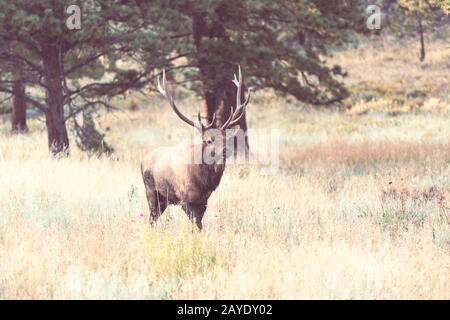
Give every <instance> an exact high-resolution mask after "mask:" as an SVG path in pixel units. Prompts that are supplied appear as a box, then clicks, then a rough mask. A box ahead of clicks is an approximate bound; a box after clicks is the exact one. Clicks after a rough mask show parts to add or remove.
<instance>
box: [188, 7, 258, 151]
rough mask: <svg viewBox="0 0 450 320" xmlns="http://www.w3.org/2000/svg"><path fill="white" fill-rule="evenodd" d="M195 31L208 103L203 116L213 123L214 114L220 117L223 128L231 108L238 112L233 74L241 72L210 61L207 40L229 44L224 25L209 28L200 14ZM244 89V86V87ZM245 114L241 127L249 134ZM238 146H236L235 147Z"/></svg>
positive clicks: (194, 18) (194, 35) (242, 95)
mask: <svg viewBox="0 0 450 320" xmlns="http://www.w3.org/2000/svg"><path fill="white" fill-rule="evenodd" d="M192 30H193V38H194V44H195V47H196V49H197V52H198V53H200V54H199V55H198V56H199V61H198V64H199V74H200V80H201V82H202V91H203V97H204V99H205V103H204V105H203V108H202V110H201V114H202V117H203V118H205V119H207V122H208V123H211V121H212V119H213V115H214V114H215V115H216V126H221V125H222V124H224V123H225V121H226V120H227V119H228V117H229V116H230V112H231V108H233V109H234V110H236V94H237V88H236V86H235V85H234V84H233V82H232V79H233V75H234V74H235V73H237V66H235V65H232V64H230V63H226V62H224V61H221V62H220V63H217V62H214V61H211V60H210V55H214V54H215V53H211V52H208V49H209V48H208V47H207V45H204V43H203V38H208V39H216V40H219V41H221V42H223V43H224V44H225V45H226V43H227V42H229V37H228V35H227V34H226V31H225V30H224V28H223V26H222V25H221V24H220V23H216V24H214V25H213V26H212V27H209V28H208V27H207V26H206V23H205V21H204V19H203V17H201V16H200V15H194V16H193V17H192ZM243 89H245V88H244V86H243ZM244 100H245V90H242V93H241V101H242V102H243V101H244ZM245 118H246V117H245V115H244V116H243V117H242V118H241V119H240V121H239V127H240V128H241V129H242V130H244V131H245V132H247V122H246V119H245ZM235 146H236V144H235ZM248 149H249V144H248V137H246V138H245V153H247V152H248ZM236 151H240V150H236Z"/></svg>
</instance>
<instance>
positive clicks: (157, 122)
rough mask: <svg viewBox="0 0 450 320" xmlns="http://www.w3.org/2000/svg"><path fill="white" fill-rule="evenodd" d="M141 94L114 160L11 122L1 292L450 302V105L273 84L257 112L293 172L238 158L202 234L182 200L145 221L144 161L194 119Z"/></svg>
mask: <svg viewBox="0 0 450 320" xmlns="http://www.w3.org/2000/svg"><path fill="white" fill-rule="evenodd" d="M345 61H347V60H345ZM345 61H344V60H343V62H345ZM349 63H350V62H349ZM351 63H355V62H354V61H352V62H351ZM357 67H358V66H354V68H357ZM359 67H362V65H359ZM404 70H405V69H404ZM372 72H375V70H374V69H372ZM134 103H136V102H134ZM137 103H138V104H139V105H140V108H139V110H138V111H134V112H131V111H129V112H127V113H114V114H110V115H107V116H104V117H103V118H102V119H101V123H102V127H104V128H106V127H110V128H111V130H110V131H109V132H108V142H110V143H111V144H112V145H113V146H114V147H115V148H116V153H115V155H114V156H113V158H111V159H95V158H89V157H88V156H86V155H85V154H82V153H80V152H79V151H78V150H77V149H76V147H75V145H74V144H73V145H72V151H71V157H70V158H69V159H52V158H51V157H50V156H49V155H48V154H47V151H46V139H45V138H46V137H45V131H44V130H43V129H44V128H43V124H42V123H41V122H39V121H33V122H32V123H31V125H30V127H31V133H29V134H27V135H22V136H21V135H14V136H12V135H10V134H9V133H8V127H7V124H5V125H4V126H0V172H1V175H0V298H9V299H11V298H12V299H16V298H19V299H23V298H34V299H35V298H44V299H54V298H63V299H65V298H83V299H84V298H88V299H90V298H119V299H122V298H132V299H148V298H150V299H161V298H162V299H179V298H188V299H201V298H203V299H205V298H206V299H216V298H230V299H234V298H255V299H265V298H274V299H278V298H300V299H311V298H325V299H347V298H350V299H355V298H361V299H371V298H375V299H385V298H394V299H410V298H419V299H430V298H443V299H449V298H450V277H449V276H448V275H449V272H450V126H449V125H448V123H449V120H450V116H449V115H448V114H442V113H433V112H420V113H414V114H405V115H400V116H396V117H391V116H389V115H388V114H378V113H375V114H369V115H365V116H355V115H349V114H346V113H339V112H335V111H309V112H306V111H299V109H298V108H297V107H298V106H297V104H296V103H293V102H286V101H285V100H283V99H280V98H273V97H268V96H263V95H259V96H257V97H255V99H254V100H253V103H252V105H251V106H250V107H249V123H250V126H251V127H253V128H279V129H280V131H281V137H282V140H281V145H280V170H279V172H278V174H277V175H272V176H271V175H265V176H264V175H261V174H260V170H259V168H258V166H251V165H248V166H234V167H228V168H227V169H226V171H225V175H224V177H223V180H222V183H221V185H220V186H219V188H218V190H217V191H216V192H215V193H213V195H212V196H211V198H210V204H209V207H208V210H207V212H206V214H205V218H204V232H203V233H201V234H198V233H197V232H195V231H192V227H191V225H190V224H189V223H188V219H187V217H186V216H185V215H184V213H183V212H182V211H181V209H180V208H179V207H174V206H172V207H169V208H168V210H167V211H166V212H165V213H164V216H163V217H162V219H161V223H160V224H159V225H158V226H157V227H156V228H150V227H149V226H148V224H147V223H146V222H147V221H146V215H147V214H148V211H147V203H146V201H145V195H144V188H143V184H142V182H141V177H140V172H139V160H140V158H141V156H142V155H143V154H144V153H145V152H146V151H149V150H151V149H152V148H153V147H155V146H157V145H167V144H171V143H175V142H177V141H178V140H179V139H180V138H182V137H183V135H184V134H185V133H186V129H187V128H185V126H184V125H183V124H182V123H181V122H180V121H179V120H176V118H175V116H174V115H173V114H172V113H171V112H170V110H168V109H169V108H167V106H165V104H164V103H163V102H162V101H160V100H159V99H150V100H149V101H148V102H143V101H139V102H137ZM195 103H197V101H193V100H189V99H188V100H184V101H180V107H181V108H182V109H183V110H189V111H187V113H193V112H194V110H195V107H193V106H194V105H195ZM143 104H146V106H147V107H146V108H143ZM190 107H191V109H189V108H190ZM262 111H264V112H262ZM266 111H267V112H266ZM252 139H253V141H254V140H255V137H253V138H252V137H250V143H252Z"/></svg>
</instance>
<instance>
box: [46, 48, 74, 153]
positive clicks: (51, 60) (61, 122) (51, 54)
mask: <svg viewBox="0 0 450 320" xmlns="http://www.w3.org/2000/svg"><path fill="white" fill-rule="evenodd" d="M42 56H43V65H44V82H45V85H46V104H47V111H46V112H45V119H46V124H47V137H48V147H49V149H50V151H51V152H52V153H53V154H54V155H57V154H59V155H60V154H62V155H68V153H69V137H68V135H67V129H66V122H65V117H64V97H63V86H62V77H63V75H62V68H61V65H60V53H59V47H58V45H57V44H55V43H45V44H43V45H42Z"/></svg>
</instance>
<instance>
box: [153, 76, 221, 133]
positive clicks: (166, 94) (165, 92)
mask: <svg viewBox="0 0 450 320" xmlns="http://www.w3.org/2000/svg"><path fill="white" fill-rule="evenodd" d="M157 81H158V91H159V92H160V93H161V94H162V95H163V96H164V97H166V99H167V101H169V104H170V106H171V107H172V109H173V111H175V113H176V115H177V116H178V117H179V118H180V119H181V120H183V121H184V122H186V123H187V124H189V125H191V126H193V127H195V128H197V129H200V128H201V129H202V130H206V129H210V128H211V127H212V126H213V125H214V121H215V120H216V114H215V113H214V114H213V118H212V121H211V123H210V124H209V125H207V126H205V125H203V123H202V120H201V118H200V112H199V113H198V123H195V122H194V121H192V120H190V119H189V118H188V117H186V116H185V115H183V114H182V113H181V112H180V110H178V108H177V106H176V105H175V100H174V99H173V96H172V95H170V94H169V91H168V90H167V83H166V70H164V69H163V80H162V86H161V83H160V82H159V77H158V78H157Z"/></svg>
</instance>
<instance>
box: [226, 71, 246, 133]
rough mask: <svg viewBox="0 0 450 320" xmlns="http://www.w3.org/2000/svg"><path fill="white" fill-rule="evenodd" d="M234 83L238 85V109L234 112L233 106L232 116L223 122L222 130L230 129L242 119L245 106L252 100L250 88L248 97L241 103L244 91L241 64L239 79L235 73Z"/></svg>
mask: <svg viewBox="0 0 450 320" xmlns="http://www.w3.org/2000/svg"><path fill="white" fill-rule="evenodd" d="M233 83H234V84H235V85H236V87H237V93H236V111H234V112H233V107H231V112H230V117H229V118H228V120H227V121H225V123H224V124H223V126H222V127H220V129H221V130H225V129H228V128H230V127H232V126H234V125H235V124H237V123H238V122H239V120H241V118H242V117H243V116H244V114H245V107H246V106H247V105H248V103H249V102H250V89H248V90H247V98H246V99H245V101H244V103H243V104H241V91H242V73H241V66H239V79H238V78H236V74H235V75H234V79H233Z"/></svg>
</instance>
